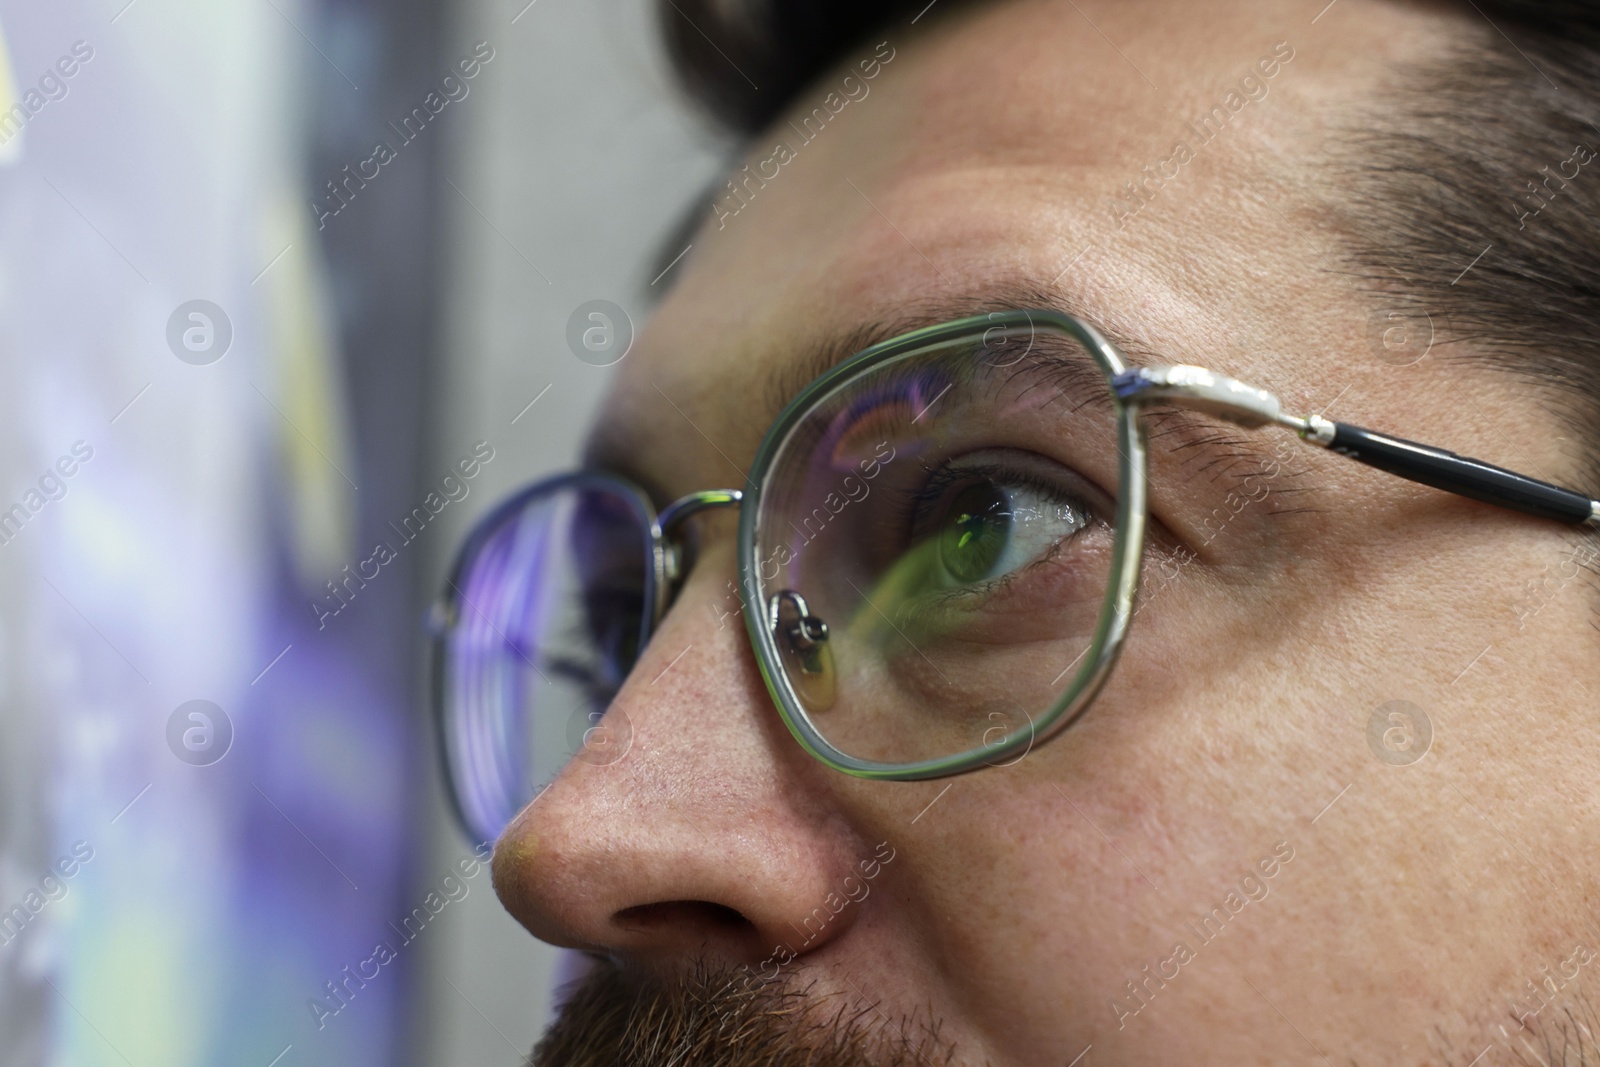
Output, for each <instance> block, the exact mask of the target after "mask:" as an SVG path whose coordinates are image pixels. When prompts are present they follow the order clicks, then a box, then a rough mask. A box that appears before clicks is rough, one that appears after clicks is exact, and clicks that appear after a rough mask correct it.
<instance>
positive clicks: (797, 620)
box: [767, 589, 838, 711]
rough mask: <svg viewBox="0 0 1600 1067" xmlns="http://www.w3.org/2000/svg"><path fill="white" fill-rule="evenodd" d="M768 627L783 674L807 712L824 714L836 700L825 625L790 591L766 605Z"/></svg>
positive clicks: (774, 597)
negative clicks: (779, 657) (778, 654)
mask: <svg viewBox="0 0 1600 1067" xmlns="http://www.w3.org/2000/svg"><path fill="white" fill-rule="evenodd" d="M767 625H768V626H770V627H771V629H772V635H773V638H774V639H775V641H776V643H777V646H778V652H779V653H780V655H781V656H782V658H783V669H784V673H785V674H786V675H788V678H789V684H790V685H791V686H793V687H794V691H795V694H796V695H797V696H799V698H800V700H801V702H802V703H803V704H805V706H806V709H807V710H808V711H827V710H828V709H829V708H831V707H833V702H834V701H835V700H836V699H837V698H838V682H837V676H836V673H835V670H834V665H833V650H832V649H831V648H830V647H829V646H828V624H827V623H826V622H825V621H823V619H822V617H821V616H820V615H813V614H811V608H810V606H809V605H807V604H806V598H805V597H803V596H801V595H800V594H799V593H797V592H795V591H794V590H793V589H785V590H782V591H781V592H778V593H774V594H773V596H772V599H771V600H769V601H768V602H767Z"/></svg>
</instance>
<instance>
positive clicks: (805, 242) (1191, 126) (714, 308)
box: [590, 0, 1428, 495]
mask: <svg viewBox="0 0 1600 1067" xmlns="http://www.w3.org/2000/svg"><path fill="white" fill-rule="evenodd" d="M1346 3H1347V6H1348V7H1349V8H1350V9H1351V10H1350V11H1349V12H1347V13H1345V14H1346V15H1347V16H1348V17H1345V18H1343V19H1341V20H1338V21H1335V20H1332V19H1331V18H1330V19H1325V20H1322V21H1323V22H1326V23H1328V25H1325V26H1324V25H1321V24H1319V25H1318V26H1310V25H1308V24H1307V22H1306V18H1305V15H1304V11H1303V5H1301V4H1298V3H1294V4H1290V3H1283V4H1279V3H1276V2H1270V0H1269V2H1264V3H1251V4H1239V3H1216V2H1205V0H1202V2H1194V3H1186V4H1181V5H1179V4H1166V3H1160V4H1157V3H1123V4H1088V3H1085V4H1081V5H1080V4H1073V3H1065V4H1062V3H1015V2H1014V3H1003V4H993V5H982V4H980V5H976V6H969V7H967V8H964V9H962V10H960V11H958V12H953V13H951V14H950V16H949V17H948V18H946V19H945V20H944V21H943V22H939V23H935V24H933V25H931V26H924V27H919V28H915V29H910V28H907V27H903V26H900V25H899V24H896V25H895V26H892V27H890V28H888V29H886V30H884V31H882V32H881V33H880V34H879V35H878V36H877V37H876V38H874V39H871V40H869V41H868V42H867V43H866V44H865V45H864V46H863V47H862V48H860V49H858V50H857V51H856V53H854V54H853V56H852V57H851V59H850V61H849V62H847V63H846V64H844V65H842V66H841V67H839V68H837V69H835V70H834V71H832V72H830V73H828V74H826V75H824V76H823V77H822V78H820V79H819V81H818V82H817V83H816V84H814V85H813V86H811V87H810V88H809V89H808V90H806V91H805V92H803V93H802V94H801V95H800V97H799V98H798V100H797V102H796V105H795V107H794V108H793V109H792V111H791V112H790V113H789V114H788V115H787V116H785V117H784V118H782V119H780V120H779V121H778V122H777V123H776V124H775V125H774V126H773V128H772V129H770V130H769V131H767V133H765V134H763V135H762V136H759V137H757V138H756V139H755V140H754V142H753V143H752V145H751V147H750V151H749V153H748V155H747V156H746V158H745V160H744V163H743V165H742V166H740V167H738V168H736V169H735V170H734V171H733V172H732V175H731V179H732V180H731V182H730V184H728V185H725V186H723V187H722V188H721V190H720V195H719V196H718V197H717V200H716V204H715V206H714V207H713V209H712V211H711V214H710V217H709V218H708V220H707V223H706V225H705V226H704V227H703V228H702V229H701V231H700V233H699V234H698V235H697V236H696V237H695V240H694V246H693V249H692V251H691V255H690V257H689V258H688V259H687V260H686V267H685V268H684V269H683V271H682V273H683V276H682V278H681V280H679V282H678V284H677V288H676V289H675V290H674V291H673V292H672V294H671V295H670V296H669V297H668V298H667V299H666V301H665V302H664V303H663V304H662V306H661V308H660V309H659V310H658V312H657V314H656V316H655V318H654V319H653V320H652V322H651V324H650V326H649V328H648V329H647V330H646V331H645V333H644V334H643V335H642V336H641V338H640V341H639V344H638V345H637V347H636V350H635V352H634V353H633V354H632V355H631V356H630V357H629V359H628V360H627V361H625V363H624V365H623V367H622V369H621V373H620V375H619V379H618V383H617V386H616V388H615V390H614V392H613V395H612V396H611V398H610V400H609V401H608V405H607V409H606V412H605V413H604V415H603V417H602V419H601V421H600V423H599V424H598V426H597V429H596V432H595V435H594V437H593V440H592V443H591V449H590V453H591V457H592V458H593V459H594V460H595V461H596V462H597V463H601V464H604V465H607V466H611V467H616V468H621V469H623V470H625V471H626V472H628V473H631V474H633V475H634V476H636V477H637V478H639V479H640V480H641V481H642V482H643V483H644V484H646V485H647V486H649V487H651V488H652V489H656V490H658V491H660V492H661V493H662V494H663V495H672V494H675V493H678V492H684V491H688V490H690V489H694V488H700V487H702V485H703V484H704V482H705V481H706V480H707V479H710V480H712V481H717V482H730V483H731V484H737V481H736V475H737V474H739V473H741V472H742V471H743V470H744V469H745V467H746V466H747V464H748V462H749V458H750V456H751V454H752V453H753V452H754V450H755V447H756V445H757V444H758V442H759V440H760V437H761V435H762V433H763V432H764V430H765V429H766V427H767V425H768V424H769V423H770V422H771V420H772V419H773V417H774V416H775V415H776V413H777V411H778V409H779V408H780V407H781V406H782V404H783V403H784V402H785V401H786V400H787V399H788V398H789V394H791V393H792V392H793V390H794V389H795V388H797V387H798V385H803V384H804V382H803V381H798V382H797V380H796V378H795V375H794V371H795V369H796V368H798V367H813V366H814V365H815V364H816V363H817V362H818V356H819V353H828V354H833V355H837V356H841V357H842V356H843V355H848V351H843V350H841V345H846V344H847V343H848V342H850V341H855V342H857V343H864V342H866V341H868V340H875V339H879V338H880V336H881V335H882V334H883V333H884V331H885V329H886V328H888V327H889V325H890V324H909V323H911V322H914V321H917V320H918V319H919V318H920V317H924V316H927V315H935V316H937V315H938V314H945V315H947V316H948V317H955V316H956V315H958V314H963V313H967V312H976V311H982V310H989V309H991V308H993V307H995V306H1004V305H1008V304H1015V303H1016V302H1017V294H1019V293H1032V294H1038V297H1037V298H1038V299H1039V300H1042V301H1045V302H1048V303H1050V304H1052V305H1053V306H1056V307H1059V308H1062V309H1063V310H1068V311H1072V312H1074V313H1077V314H1079V315H1082V316H1083V317H1085V318H1087V319H1088V320H1089V321H1091V322H1093V323H1095V324H1096V325H1098V326H1100V327H1101V328H1102V329H1103V330H1104V331H1105V332H1107V333H1108V335H1110V336H1113V337H1115V338H1121V339H1123V340H1124V343H1128V342H1130V341H1131V342H1132V343H1133V345H1134V347H1135V348H1136V349H1137V350H1138V351H1139V352H1148V353H1154V354H1158V355H1159V356H1160V358H1162V359H1165V360H1170V361H1179V362H1196V363H1202V364H1206V365H1212V366H1215V367H1217V369H1219V370H1225V371H1228V372H1231V373H1235V374H1237V375H1240V376H1254V377H1265V378H1269V379H1270V380H1271V382H1272V384H1273V385H1274V387H1276V388H1278V389H1279V390H1280V391H1281V392H1283V393H1285V394H1286V398H1289V399H1304V400H1305V402H1306V403H1308V404H1316V403H1317V402H1319V401H1323V402H1325V401H1326V400H1327V399H1328V398H1327V397H1322V396H1320V395H1319V393H1318V391H1317V390H1316V389H1314V388H1312V386H1313V385H1314V384H1316V383H1318V382H1320V383H1321V384H1326V375H1325V373H1324V370H1325V368H1318V367H1316V366H1308V365H1307V364H1308V361H1309V360H1310V358H1311V357H1310V356H1309V355H1308V353H1326V351H1327V345H1326V344H1325V343H1319V340H1325V339H1326V338H1327V337H1329V336H1340V335H1344V336H1350V337H1353V338H1356V339H1357V341H1358V343H1360V342H1359V339H1360V338H1361V337H1362V336H1364V332H1365V325H1366V321H1365V312H1364V309H1363V307H1362V306H1361V305H1360V303H1359V301H1358V300H1356V299H1355V298H1354V297H1353V296H1352V295H1351V294H1350V292H1349V290H1348V285H1347V283H1344V282H1342V281H1341V280H1340V279H1339V278H1337V277H1336V276H1335V272H1334V271H1333V270H1331V269H1330V268H1331V267H1332V262H1331V260H1330V258H1329V254H1330V252H1331V251H1332V250H1333V247H1334V246H1333V238H1332V236H1331V235H1328V234H1325V233H1322V232H1320V231H1319V230H1318V228H1317V226H1316V224H1315V218H1316V209H1315V198H1314V197H1313V196H1312V195H1310V194H1308V193H1307V191H1306V185H1307V177H1308V174H1307V171H1308V169H1314V167H1315V157H1316V155H1317V152H1318V149H1317V146H1318V145H1319V143H1320V141H1321V138H1322V136H1323V133H1324V129H1325V127H1326V125H1327V124H1328V122H1329V121H1330V118H1331V113H1333V112H1336V111H1338V110H1341V109H1344V110H1348V109H1349V108H1350V107H1351V103H1350V100H1351V97H1352V96H1356V97H1359V96H1360V95H1361V94H1362V92H1363V91H1364V89H1365V88H1366V87H1368V86H1370V85H1371V84H1372V83H1373V82H1375V81H1376V79H1377V78H1378V77H1379V76H1380V74H1381V70H1382V68H1383V67H1384V65H1385V64H1388V63H1392V62H1394V61H1395V60H1396V58H1397V57H1396V55H1395V54H1394V53H1395V50H1396V49H1397V48H1398V47H1400V46H1398V45H1396V44H1395V43H1394V42H1396V41H1397V40H1407V41H1412V42H1415V41H1417V40H1418V39H1424V40H1425V39H1426V38H1427V36H1428V35H1427V34H1425V33H1423V34H1419V33H1418V32H1416V31H1417V30H1418V29H1419V27H1418V26H1407V25H1398V24H1402V23H1408V22H1418V21H1420V20H1422V19H1423V18H1424V16H1422V15H1420V14H1418V13H1417V12H1415V11H1413V10H1410V9H1392V8H1390V7H1388V6H1386V5H1381V4H1376V3H1368V2H1365V0H1346ZM1401 30H1406V31H1409V32H1405V33H1402V32H1399V31H1401ZM879 42H882V43H881V44H880V43H879ZM1408 47H1415V46H1414V45H1411V46H1408ZM862 60H866V61H867V64H866V66H864V67H863V66H862V65H861V61H862ZM868 74H870V75H871V77H868V76H867V75H868ZM1207 117H1209V119H1210V122H1209V125H1207V124H1206V122H1205V121H1204V120H1205V119H1206V118H1207ZM1130 354H1132V353H1130ZM1360 369H1361V368H1360V367H1355V368H1351V369H1350V370H1349V374H1350V375H1353V376H1356V377H1359V374H1360ZM1341 384H1345V383H1341ZM1350 384H1353V379H1352V381H1351V382H1350ZM1301 390H1304V393H1305V395H1304V397H1302V396H1301V395H1300V391H1301ZM652 457H661V458H656V459H652ZM665 457H670V462H668V461H667V460H666V459H665Z"/></svg>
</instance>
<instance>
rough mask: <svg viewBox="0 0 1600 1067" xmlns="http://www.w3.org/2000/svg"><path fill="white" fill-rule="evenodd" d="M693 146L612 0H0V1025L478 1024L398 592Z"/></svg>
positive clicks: (360, 1048) (536, 409)
mask: <svg viewBox="0 0 1600 1067" xmlns="http://www.w3.org/2000/svg"><path fill="white" fill-rule="evenodd" d="M728 151H729V146H728V145H726V144H724V143H722V142H720V141H718V140H717V139H716V138H715V136H714V135H713V134H712V133H711V132H710V131H709V130H708V129H707V128H706V127H705V126H704V125H703V124H702V123H701V122H700V121H699V120H697V119H696V118H695V117H694V116H693V115H692V114H691V113H690V111H689V110H688V108H687V107H686V106H685V105H684V104H683V103H682V102H681V98H680V96H679V95H678V93H677V92H676V90H675V89H674V87H673V85H672V83H671V79H670V77H669V76H668V74H667V72H666V68H665V63H664V61H663V59H662V57H661V55H660V47H659V43H658V33H657V18H656V14H655V11H654V10H653V7H652V6H651V5H649V4H647V3H645V2H644V0H532V2H529V0H52V2H50V3H39V2H37V0H0V1063H3V1064H6V1065H10V1064H25V1065H36V1064H52V1065H54V1064H60V1065H72V1067H98V1065H102V1064H105V1065H124V1067H147V1065H149V1067H155V1065H162V1067H181V1065H188V1064H195V1065H200V1064H204V1065H207V1067H223V1065H251V1067H303V1065H312V1064H327V1065H335V1064H337V1065H341V1067H352V1065H366V1064H371V1065H378V1064H384V1065H389V1064H394V1065H424V1064H425V1065H432V1064H451V1065H469V1064H470V1065H491V1064H502V1065H507V1067H510V1065H513V1064H517V1063H520V1062H521V1060H522V1058H523V1057H524V1056H525V1055H526V1053H527V1051H528V1049H529V1048H530V1047H531V1045H532V1044H533V1042H534V1040H535V1039H536V1038H537V1036H538V1034H539V1033H540V1031H541V1030H542V1029H543V1027H544V1025H545V1023H546V1022H547V1020H548V1018H549V1013H550V1004H551V998H552V993H553V990H554V986H555V982H556V975H557V971H558V967H559V961H558V960H557V954H556V953H555V952H554V951H553V950H551V949H549V948H547V947H546V946H543V945H540V944H538V943H536V942H535V941H533V940H532V938H530V937H529V936H527V935H526V934H525V933H524V932H523V931H522V930H521V928H520V927H518V926H516V924H515V923H514V922H512V921H511V920H510V919H509V918H508V917H507V916H506V915H505V914H504V913H503V912H502V911H501V909H500V907H499V904H498V902H497V901H496V900H495V898H494V895H493V891H492V888H491V887H490V884H489V875H488V872H487V870H486V869H476V870H475V871H474V873H473V874H471V875H468V874H466V873H465V872H466V871H468V870H474V864H473V863H472V860H473V857H474V845H475V844H476V843H475V842H472V841H470V840H468V839H467V838H466V837H465V836H464V834H463V833H462V832H461V831H460V830H459V829H457V828H456V826H455V825H454V823H453V822H452V821H451V818H450V816H449V814H448V811H447V807H446V804H445V800H444V794H443V791H442V785H441V781H440V777H439V773H438V769H437V754H436V752H435V751H434V746H433V738H432V734H431V727H430V723H429V720H428V717H427V707H426V704H425V701H424V699H423V681H424V678H425V669H426V656H425V652H426V645H425V634H424V631H423V629H422V625H421V620H422V618H423V614H424V609H425V607H426V605H427V604H428V603H429V602H430V601H431V599H432V594H433V591H434V590H435V589H436V588H437V587H438V585H439V583H440V582H441V580H442V573H443V570H444V567H445V566H446V564H447V563H448V560H449V557H450V554H451V552H452V550H453V548H454V547H455V545H456V544H457V543H458V542H459V539H460V537H461V536H462V534H463V532H464V531H465V529H466V528H467V527H468V526H469V525H470V524H471V522H472V520H473V519H474V518H475V517H476V516H478V515H480V514H482V513H483V511H484V510H486V509H487V508H488V507H489V506H491V505H492V504H493V503H494V502H495V501H496V500H497V499H498V498H499V497H501V496H503V495H504V494H505V493H507V492H509V491H510V490H512V489H513V488H515V487H517V486H519V485H521V484H523V483H525V482H527V481H529V480H531V479H533V478H535V477H538V476H539V475H541V474H544V473H546V472H548V471H551V470H554V469H557V468H560V467H563V466H566V465H569V464H570V463H571V462H572V461H573V460H574V458H575V455H576V450H577V448H578V445H579V442H580V439H581V435H582V433H583V430H584V428H585V426H586V423H587V421H588V419H589V418H590V417H591V415H592V413H593V411H594V409H595V406H596V404H597V402H598V400H599V398H600V397H601V395H602V394H603V392H604V390H605V388H606V386H607V383H608V380H609V378H610V375H611V374H612V373H613V371H612V370H611V369H609V368H607V367H602V366H595V365H594V364H595V363H596V362H603V361H601V360H595V359H592V358H591V359H589V360H587V361H585V360H580V359H579V358H577V356H576V355H575V354H574V351H573V350H572V348H571V347H570V346H569V343H568V339H567V337H568V324H569V320H571V319H572V318H573V316H574V315H575V313H578V312H579V309H580V308H582V307H583V306H584V305H588V304H590V303H591V302H593V301H596V300H604V301H609V302H611V303H612V304H614V305H617V306H618V307H620V308H621V309H622V311H623V313H624V314H625V315H626V316H627V317H628V318H629V319H630V320H631V321H632V323H633V325H634V327H635V328H637V327H639V326H641V325H642V323H643V321H644V319H645V318H646V316H647V314H648V310H649V306H650V301H651V293H652V292H654V291H656V289H658V288H660V287H661V286H662V285H664V284H665V281H664V280H663V281H662V282H660V283H657V284H655V285H653V284H652V283H655V282H656V281H657V275H658V272H659V271H660V270H661V269H662V267H664V266H665V265H666V264H667V262H668V261H669V260H671V258H672V251H671V249H670V248H669V249H668V250H667V252H666V254H664V255H658V252H659V250H660V248H661V246H662V245H663V243H666V244H671V243H672V240H671V239H672V237H673V231H674V230H675V229H676V228H677V225H678V222H679V220H680V215H681V213H682V212H683V211H684V210H685V208H686V207H687V205H689V204H690V203H692V202H693V201H694V199H695V197H696V195H697V194H698V193H699V191H700V190H701V189H702V188H704V187H705V185H706V183H707V182H709V181H710V180H712V178H713V176H714V174H715V173H716V171H717V169H718V165H719V161H720V160H722V159H724V158H725V157H726V155H727V153H728ZM684 243H687V239H686V238H685V239H684ZM485 456H488V457H490V458H488V459H487V460H485V459H484V457H485ZM463 459H467V460H472V459H477V460H479V461H480V462H479V463H478V464H477V472H476V474H475V475H474V476H473V477H471V478H462V477H460V474H459V471H460V468H459V466H458V464H459V463H460V461H462V460H463ZM452 474H454V475H455V477H453V478H451V479H450V480H449V481H448V482H447V481H446V476H447V475H452ZM380 546H382V547H380ZM380 944H382V945H384V946H386V948H385V950H384V951H379V950H378V946H379V945H380ZM374 970H376V972H377V974H376V977H370V976H371V975H372V974H373V971H374ZM363 975H365V976H367V977H363Z"/></svg>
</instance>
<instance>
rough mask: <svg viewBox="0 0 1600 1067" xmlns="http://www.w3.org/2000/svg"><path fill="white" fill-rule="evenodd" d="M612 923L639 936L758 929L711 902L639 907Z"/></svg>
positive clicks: (618, 915) (620, 914) (666, 902)
mask: <svg viewBox="0 0 1600 1067" xmlns="http://www.w3.org/2000/svg"><path fill="white" fill-rule="evenodd" d="M612 919H613V921H615V922H616V923H617V925H619V926H623V927H626V928H628V929H629V930H632V931H635V932H638V933H655V932H658V931H664V930H673V929H676V930H700V931H705V932H714V933H732V934H743V933H746V932H748V931H751V930H754V929H755V924H754V923H752V922H751V921H750V920H749V919H747V918H745V917H744V916H743V915H742V914H740V913H739V912H738V911H736V910H735V909H733V908H730V907H728V906H726V905H724V904H714V903H712V902H711V901H709V900H663V901H658V902H657V903H654V904H636V905H634V906H633V907H631V908H623V909H622V910H621V911H619V912H617V913H616V914H615V915H614V916H612Z"/></svg>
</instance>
